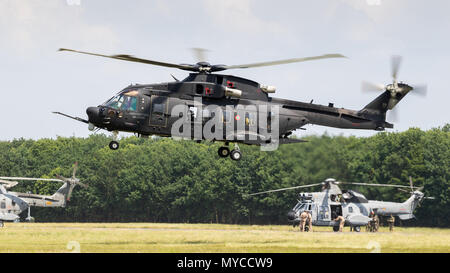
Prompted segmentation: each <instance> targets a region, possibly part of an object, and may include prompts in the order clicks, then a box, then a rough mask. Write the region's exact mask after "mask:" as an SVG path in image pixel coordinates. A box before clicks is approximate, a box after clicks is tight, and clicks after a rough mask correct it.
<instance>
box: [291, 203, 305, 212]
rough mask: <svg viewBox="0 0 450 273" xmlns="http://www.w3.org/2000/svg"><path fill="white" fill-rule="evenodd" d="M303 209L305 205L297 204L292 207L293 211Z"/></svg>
mask: <svg viewBox="0 0 450 273" xmlns="http://www.w3.org/2000/svg"><path fill="white" fill-rule="evenodd" d="M305 209H306V204H305V203H297V205H295V207H294V210H295V211H303V210H305Z"/></svg>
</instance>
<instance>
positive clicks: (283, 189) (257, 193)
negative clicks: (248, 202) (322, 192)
mask: <svg viewBox="0 0 450 273" xmlns="http://www.w3.org/2000/svg"><path fill="white" fill-rule="evenodd" d="M318 185H322V183H316V184H309V185H301V186H295V187H289V188H282V189H276V190H270V191H263V192H256V193H251V194H246V195H247V196H252V195H259V194H264V193H270V192H278V191H287V190H293V189H299V188H307V187H314V186H318Z"/></svg>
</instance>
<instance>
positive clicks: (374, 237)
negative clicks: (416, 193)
mask: <svg viewBox="0 0 450 273" xmlns="http://www.w3.org/2000/svg"><path fill="white" fill-rule="evenodd" d="M361 230H362V231H361V232H360V233H356V232H349V228H348V227H346V228H345V229H344V232H342V233H336V232H332V231H331V228H330V227H315V229H314V232H312V233H311V232H305V233H301V232H299V231H298V230H297V229H295V230H294V229H293V228H292V227H291V226H249V225H218V224H156V223H108V224H102V223H95V224H94V223H87V224H86V223H5V227H4V228H2V229H0V252H14V253H27V252H82V253H85V252H88V253H90V252H132V253H136V252H164V253H166V252H178V253H188V252H222V253H228V252H265V253H269V252H272V253H273V252H275V253H286V252H362V253H369V252H389V253H393V252H394V253H395V252H446V253H449V252H450V229H438V228H399V227H396V228H395V230H394V232H389V231H388V229H387V228H385V227H382V228H381V230H380V232H378V233H368V232H364V231H363V230H364V229H361Z"/></svg>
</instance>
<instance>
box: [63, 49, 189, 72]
mask: <svg viewBox="0 0 450 273" xmlns="http://www.w3.org/2000/svg"><path fill="white" fill-rule="evenodd" d="M58 51H69V52H75V53H81V54H87V55H92V56H99V57H105V58H111V59H116V60H122V61H128V62H135V63H144V64H151V65H158V66H164V67H173V68H179V69H183V70H192V67H191V66H190V65H179V64H172V63H166V62H159V61H153V60H147V59H141V58H136V57H134V56H131V55H124V54H120V55H103V54H97V53H91V52H84V51H78V50H73V49H67V48H60V49H59V50H58Z"/></svg>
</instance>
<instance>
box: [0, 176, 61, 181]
mask: <svg viewBox="0 0 450 273" xmlns="http://www.w3.org/2000/svg"><path fill="white" fill-rule="evenodd" d="M0 179H5V180H24V181H38V180H39V181H49V182H64V181H63V180H61V179H53V178H32V177H7V176H2V177H0Z"/></svg>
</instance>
